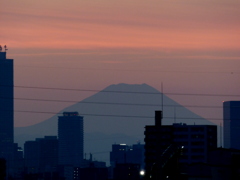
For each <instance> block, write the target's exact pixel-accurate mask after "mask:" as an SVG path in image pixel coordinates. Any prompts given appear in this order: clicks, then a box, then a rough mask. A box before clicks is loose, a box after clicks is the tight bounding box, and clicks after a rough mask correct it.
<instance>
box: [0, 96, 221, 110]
mask: <svg viewBox="0 0 240 180" xmlns="http://www.w3.org/2000/svg"><path fill="white" fill-rule="evenodd" d="M0 99H12V98H4V97H0ZM13 99H14V100H21V101H40V102H56V103H78V104H99V105H122V106H152V107H160V106H161V104H136V103H115V102H94V101H80V102H79V101H70V100H54V99H51V100H50V99H35V98H13ZM164 107H179V108H185V107H189V108H222V106H199V105H167V104H165V105H164Z"/></svg>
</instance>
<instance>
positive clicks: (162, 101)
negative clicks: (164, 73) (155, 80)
mask: <svg viewBox="0 0 240 180" xmlns="http://www.w3.org/2000/svg"><path fill="white" fill-rule="evenodd" d="M161 92H162V117H163V83H161Z"/></svg>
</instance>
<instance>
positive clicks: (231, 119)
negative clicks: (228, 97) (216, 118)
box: [223, 101, 240, 149]
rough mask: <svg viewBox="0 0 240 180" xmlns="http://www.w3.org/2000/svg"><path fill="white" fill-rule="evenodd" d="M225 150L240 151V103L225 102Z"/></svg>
mask: <svg viewBox="0 0 240 180" xmlns="http://www.w3.org/2000/svg"><path fill="white" fill-rule="evenodd" d="M223 137H224V148H233V149H240V101H225V102H223Z"/></svg>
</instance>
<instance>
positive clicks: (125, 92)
mask: <svg viewBox="0 0 240 180" xmlns="http://www.w3.org/2000/svg"><path fill="white" fill-rule="evenodd" d="M1 86H4V85H1ZM5 87H11V86H5ZM13 87H15V88H24V89H41V90H60V91H83V92H84V91H86V92H98V93H123V94H156V95H160V94H162V93H161V92H144V91H140V92H139V91H109V90H96V89H95V90H94V89H70V88H52V87H36V86H13ZM164 94H166V95H182V96H221V97H240V95H239V94H234V95H233V94H200V93H191V94H190V93H164Z"/></svg>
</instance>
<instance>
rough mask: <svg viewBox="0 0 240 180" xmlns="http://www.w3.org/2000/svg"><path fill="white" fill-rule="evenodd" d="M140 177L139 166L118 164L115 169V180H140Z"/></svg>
mask: <svg viewBox="0 0 240 180" xmlns="http://www.w3.org/2000/svg"><path fill="white" fill-rule="evenodd" d="M140 177H141V176H140V165H139V164H132V163H123V164H116V166H115V168H114V169H113V180H139V179H140Z"/></svg>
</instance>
